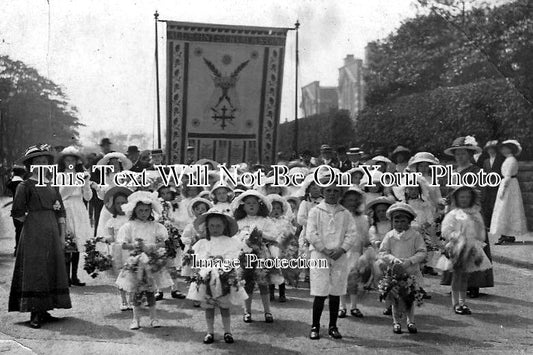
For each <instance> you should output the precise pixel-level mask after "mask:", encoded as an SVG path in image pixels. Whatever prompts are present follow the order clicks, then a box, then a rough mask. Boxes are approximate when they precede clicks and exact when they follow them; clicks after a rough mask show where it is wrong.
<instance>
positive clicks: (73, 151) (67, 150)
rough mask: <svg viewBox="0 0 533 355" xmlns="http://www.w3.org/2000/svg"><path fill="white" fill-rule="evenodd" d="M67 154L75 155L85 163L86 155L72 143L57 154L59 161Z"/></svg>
mask: <svg viewBox="0 0 533 355" xmlns="http://www.w3.org/2000/svg"><path fill="white" fill-rule="evenodd" d="M66 156H72V157H75V158H76V159H78V160H81V161H82V162H83V163H85V158H84V156H83V155H82V154H81V153H80V151H79V150H78V149H77V148H76V147H74V146H72V145H71V146H68V147H66V148H64V149H63V150H62V151H61V152H59V154H58V155H57V160H58V161H59V160H62V159H63V158H65V157H66Z"/></svg>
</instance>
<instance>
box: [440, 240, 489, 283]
mask: <svg viewBox="0 0 533 355" xmlns="http://www.w3.org/2000/svg"><path fill="white" fill-rule="evenodd" d="M485 244H486V245H485V248H483V251H485V254H487V256H488V258H489V260H490V261H492V256H491V254H490V244H489V235H488V234H487V233H485ZM452 274H453V273H452V272H451V271H444V273H443V274H442V279H441V281H440V284H441V285H446V286H449V285H451V284H452ZM468 287H469V288H470V287H494V273H493V272H492V268H491V269H488V270H484V271H476V272H472V273H470V274H469V276H468Z"/></svg>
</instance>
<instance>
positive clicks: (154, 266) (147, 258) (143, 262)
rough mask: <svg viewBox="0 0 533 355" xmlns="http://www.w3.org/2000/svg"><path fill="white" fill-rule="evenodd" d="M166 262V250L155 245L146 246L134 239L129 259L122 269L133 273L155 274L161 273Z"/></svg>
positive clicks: (140, 240) (139, 240)
mask: <svg viewBox="0 0 533 355" xmlns="http://www.w3.org/2000/svg"><path fill="white" fill-rule="evenodd" d="M167 261H168V255H167V249H166V248H164V247H158V246H156V245H146V244H145V243H144V241H143V240H142V239H140V238H137V239H135V241H134V243H133V250H132V251H131V253H130V257H129V258H128V259H127V260H126V263H125V264H124V267H123V269H124V270H128V271H131V272H134V273H138V272H141V271H147V272H149V273H156V272H159V271H161V270H162V269H163V268H164V267H165V266H166V265H167Z"/></svg>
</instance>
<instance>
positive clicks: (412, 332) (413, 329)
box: [407, 323, 418, 334]
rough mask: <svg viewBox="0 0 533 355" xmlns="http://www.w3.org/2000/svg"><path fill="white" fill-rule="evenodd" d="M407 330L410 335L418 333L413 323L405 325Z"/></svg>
mask: <svg viewBox="0 0 533 355" xmlns="http://www.w3.org/2000/svg"><path fill="white" fill-rule="evenodd" d="M407 330H408V331H409V333H411V334H416V333H418V329H416V325H415V323H409V324H407Z"/></svg>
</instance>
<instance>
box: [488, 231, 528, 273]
mask: <svg viewBox="0 0 533 355" xmlns="http://www.w3.org/2000/svg"><path fill="white" fill-rule="evenodd" d="M496 239H497V238H492V237H491V246H490V249H491V252H492V260H493V261H496V262H498V263H502V264H507V265H512V266H516V267H522V268H526V269H531V270H533V232H529V233H527V234H525V235H522V236H519V237H517V238H516V241H515V242H514V243H512V244H504V245H494V243H495V242H496Z"/></svg>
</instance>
